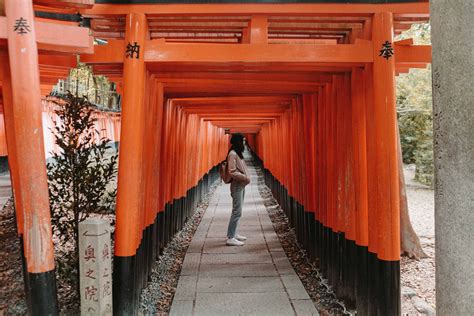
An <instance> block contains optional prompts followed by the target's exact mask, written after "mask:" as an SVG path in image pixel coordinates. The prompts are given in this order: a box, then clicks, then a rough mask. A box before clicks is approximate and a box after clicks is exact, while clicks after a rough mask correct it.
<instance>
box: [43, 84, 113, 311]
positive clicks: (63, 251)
mask: <svg viewBox="0 0 474 316" xmlns="http://www.w3.org/2000/svg"><path fill="white" fill-rule="evenodd" d="M54 102H55V103H56V105H57V107H56V109H55V110H54V114H55V118H54V119H53V121H54V128H53V129H52V132H53V134H54V136H55V139H56V141H55V144H56V146H57V148H58V150H57V151H56V152H53V153H52V158H51V160H50V162H48V164H47V170H48V182H49V196H50V205H51V221H52V226H53V233H54V235H55V248H56V249H55V252H56V254H55V256H56V272H57V279H58V291H59V294H60V297H61V296H63V295H61V294H62V293H63V294H65V295H66V296H67V297H64V296H63V300H62V303H64V304H65V305H67V306H68V307H67V308H68V309H70V308H71V306H74V307H75V308H78V306H79V305H78V300H79V253H78V251H79V250H78V244H79V236H78V234H79V232H78V227H79V223H80V222H81V221H83V220H85V219H86V218H87V217H89V216H90V215H91V214H110V213H113V212H114V209H115V197H116V186H114V185H113V184H114V180H115V177H116V174H117V159H118V156H117V154H116V153H115V152H114V151H112V150H111V147H110V145H109V144H110V141H109V139H107V138H105V137H101V136H100V131H98V130H97V129H96V125H95V123H96V121H97V120H96V118H95V117H94V112H95V109H94V107H93V105H92V104H91V103H90V102H89V101H88V100H87V98H85V97H76V96H74V95H73V94H71V93H67V94H66V95H65V96H63V97H62V98H61V99H57V100H55V101H54ZM111 187H113V188H112V189H111ZM66 293H67V294H66ZM69 293H70V294H69Z"/></svg>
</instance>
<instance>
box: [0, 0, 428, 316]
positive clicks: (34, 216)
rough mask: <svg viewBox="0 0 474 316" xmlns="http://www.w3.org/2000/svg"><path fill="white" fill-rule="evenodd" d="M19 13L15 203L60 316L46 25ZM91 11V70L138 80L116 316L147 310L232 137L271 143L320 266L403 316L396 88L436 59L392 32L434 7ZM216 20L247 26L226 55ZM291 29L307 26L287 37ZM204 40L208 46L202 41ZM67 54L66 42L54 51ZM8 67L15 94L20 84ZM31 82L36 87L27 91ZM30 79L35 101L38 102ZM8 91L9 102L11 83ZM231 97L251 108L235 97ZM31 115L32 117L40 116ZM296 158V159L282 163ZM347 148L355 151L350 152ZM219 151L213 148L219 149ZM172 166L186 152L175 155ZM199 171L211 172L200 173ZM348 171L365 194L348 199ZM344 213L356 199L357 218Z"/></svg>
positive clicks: (127, 145)
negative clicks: (180, 232) (144, 293)
mask: <svg viewBox="0 0 474 316" xmlns="http://www.w3.org/2000/svg"><path fill="white" fill-rule="evenodd" d="M41 2H42V3H51V1H41ZM76 2H79V1H76ZM82 2H83V3H84V2H87V1H82ZM101 2H104V1H101ZM13 3H14V4H13ZM89 3H90V2H89ZM6 4H7V6H6V8H7V10H6V13H7V18H6V19H5V23H4V24H3V27H2V25H1V24H0V38H1V35H2V34H3V38H8V39H9V41H8V46H9V53H10V55H9V56H10V69H11V71H12V78H11V83H12V88H11V91H12V92H13V93H12V95H13V97H12V100H13V101H12V102H10V104H13V105H14V106H13V108H10V109H11V113H12V114H13V115H8V110H7V107H6V115H7V116H8V117H10V118H12V121H11V122H9V123H8V120H7V125H8V126H7V130H8V131H14V132H13V133H12V132H8V137H9V141H8V144H9V148H12V150H13V151H14V152H13V154H12V156H14V157H17V161H15V162H14V163H13V164H12V167H13V165H16V167H13V168H12V174H13V180H14V188H16V189H15V196H16V207H17V210H21V211H20V216H19V224H20V225H19V227H25V229H24V230H22V231H21V232H22V233H23V236H24V240H25V257H26V259H27V260H26V262H27V264H28V271H29V272H31V275H32V276H33V277H32V278H31V280H33V282H32V283H31V284H32V285H35V284H38V282H39V281H38V279H37V278H36V277H38V276H39V277H40V278H41V279H40V280H41V281H45V282H43V283H42V284H43V286H42V287H41V290H39V288H38V287H36V288H35V287H30V288H32V289H33V290H34V291H32V292H31V297H32V298H34V303H35V304H36V305H34V306H40V308H42V311H44V312H45V313H50V312H51V313H54V311H55V308H56V306H55V304H52V305H54V306H48V304H49V303H51V302H53V301H54V299H53V298H54V297H55V294H54V277H53V274H52V271H53V267H54V261H53V257H52V243H51V229H50V223H49V212H48V209H49V208H48V199H47V187H46V176H45V166H44V158H43V157H44V155H43V154H42V140H41V137H39V136H37V134H38V133H39V131H40V130H38V128H40V127H41V123H40V122H41V120H40V118H39V117H38V112H37V111H38V109H36V108H35V107H34V104H35V102H38V100H39V78H38V75H37V72H32V71H31V69H37V68H38V66H37V64H38V63H37V49H36V45H37V44H36V43H37V42H38V44H39V46H40V47H41V45H42V44H41V40H40V39H41V36H40V34H41V32H40V31H39V30H40V27H39V26H38V27H36V28H37V31H36V32H35V29H34V28H31V30H30V31H28V32H26V33H27V34H22V35H21V34H19V33H15V28H17V26H18V25H15V24H16V23H18V21H21V22H22V23H24V20H26V21H27V22H28V21H33V11H32V7H31V1H27V0H21V1H15V2H14V1H13V0H7V1H6ZM56 4H57V3H56ZM81 12H82V14H83V15H84V16H85V17H88V18H90V19H91V27H92V29H93V31H94V32H95V35H96V36H97V37H100V38H105V39H107V40H108V44H107V45H104V46H98V47H96V49H95V52H94V54H93V55H90V56H88V55H85V54H83V55H82V60H83V61H85V62H87V63H90V64H93V65H95V69H96V70H97V71H98V72H101V73H103V74H107V75H110V76H111V77H112V79H114V80H116V81H122V82H123V87H122V89H123V92H124V97H123V112H122V115H123V118H122V122H123V126H122V136H121V146H120V166H119V195H118V202H117V226H116V241H115V242H116V243H115V259H114V264H115V267H114V304H115V307H114V310H115V311H116V313H119V314H130V313H135V312H136V308H137V301H138V293H139V290H140V288H141V286H143V284H144V282H145V280H146V278H145V277H146V275H147V274H148V272H149V268H150V266H151V264H152V263H153V261H154V259H155V257H156V251H157V243H158V244H159V246H160V247H161V246H162V243H163V241H166V240H167V239H169V238H170V235H171V234H172V233H173V232H175V231H176V230H177V229H179V223H182V222H183V219H184V218H185V215H186V214H185V213H186V211H189V209H191V208H192V205H193V203H194V202H195V200H196V196H200V194H201V193H200V192H201V191H205V189H206V186H207V185H208V184H207V183H208V179H210V178H213V177H214V176H215V171H216V169H215V166H216V164H217V163H218V161H219V160H220V159H221V158H222V157H221V156H223V155H224V154H225V152H226V146H227V144H226V140H227V137H226V136H225V135H223V132H224V131H223V129H227V128H229V129H230V130H233V131H240V132H245V133H257V134H256V136H254V138H252V139H253V141H252V142H254V148H253V150H254V152H255V153H256V154H257V155H258V156H259V157H260V158H261V159H262V160H263V162H264V167H265V169H266V178H267V183H268V185H269V186H271V187H272V189H273V191H274V194H275V195H276V196H277V197H278V198H279V200H280V203H281V204H282V205H284V207H285V208H286V210H287V212H288V214H290V216H291V220H292V222H293V223H294V224H295V226H296V227H297V229H298V234H299V237H300V239H301V240H302V241H304V244H305V246H306V247H307V248H308V249H309V250H310V252H311V253H312V254H313V255H314V256H316V257H319V258H320V259H321V262H322V263H323V264H324V266H323V267H322V268H323V270H324V271H325V273H326V274H327V275H329V276H330V277H329V278H330V280H331V282H332V283H333V284H334V285H335V286H336V287H337V289H338V293H339V294H340V295H342V296H344V297H347V298H349V299H356V301H357V309H358V310H359V312H360V313H362V314H363V313H364V312H365V311H371V312H372V313H381V314H396V313H398V311H399V295H398V291H399V283H398V282H399V266H398V264H399V256H400V253H399V244H400V242H399V227H398V225H399V206H398V172H399V171H398V166H397V160H396V159H395V157H396V156H397V141H396V112H395V90H394V80H395V79H394V78H395V75H396V74H397V73H401V72H406V71H407V70H408V69H409V68H412V67H424V66H425V65H426V63H429V62H430V55H431V48H430V47H428V46H421V47H420V46H413V45H412V43H411V42H410V41H401V42H398V43H394V42H393V34H394V32H393V31H394V30H395V32H396V33H399V32H400V31H401V30H404V29H406V28H407V26H408V27H409V25H410V24H411V23H413V22H415V21H425V20H427V19H428V15H429V7H428V4H427V3H426V2H419V3H399V4H383V5H382V4H380V5H368V4H359V5H351V4H304V5H303V4H288V5H277V4H264V5H257V4H249V5H241V4H222V5H210V4H195V5H106V4H104V5H96V6H94V7H93V8H92V9H86V10H82V11H81ZM183 16H184V17H183ZM189 16H191V17H197V18H198V20H199V19H204V20H205V23H209V24H207V25H205V24H204V26H203V24H199V26H198V24H194V25H193V24H192V23H193V21H192V20H191V23H188V24H187V25H184V24H186V23H184V22H186V21H187V22H189V21H188V20H187V19H186V17H189ZM207 17H210V18H209V19H208V20H206V18H207ZM295 17H303V18H306V20H305V19H298V18H295ZM166 18H168V19H169V18H176V20H177V23H178V26H176V25H172V24H171V25H170V23H168V24H167V22H166ZM233 19H235V21H237V22H235V21H233ZM318 19H323V20H324V22H321V21H319V20H318ZM395 19H396V22H394V20H395ZM155 20H157V21H155ZM216 20H217V21H221V22H222V23H224V24H225V23H233V22H235V23H236V25H237V26H238V27H237V28H238V33H241V36H240V37H239V38H238V39H236V38H235V36H229V35H225V36H221V35H218V36H217V37H219V44H216V43H203V42H205V41H209V40H210V39H211V40H212V38H213V37H215V36H214V35H213V36H210V35H209V33H216V32H215V31H212V29H213V28H214V27H215V25H213V24H212V23H210V22H212V21H216ZM183 21H184V22H183ZM275 21H276V22H275ZM288 21H291V23H293V24H295V25H292V26H289V27H288V26H287V28H286V29H285V27H282V26H281V25H282V24H283V25H284V24H285V23H287V24H288ZM315 21H316V22H315ZM168 22H169V21H168ZM181 22H183V23H182V24H181V25H180V24H179V23H181ZM194 23H196V22H195V21H194ZM278 23H280V26H275V25H278ZM305 23H306V24H305ZM308 23H309V24H311V23H319V24H318V25H317V27H314V26H308ZM27 25H28V26H30V24H27ZM35 25H36V24H35ZM239 25H244V26H243V27H242V26H239ZM48 26H49V27H51V26H50V25H48ZM233 26H235V25H233ZM177 27H180V28H188V30H190V31H191V32H190V34H192V35H191V36H188V37H187V38H186V40H188V41H189V40H190V41H191V43H189V42H188V43H185V42H183V39H181V38H179V37H176V35H175V34H174V33H173V31H170V29H171V30H172V29H176V28H177ZM203 28H204V35H198V34H199V32H201V33H202V32H203V31H202V30H203ZM228 28H229V26H228V25H226V26H225V27H223V29H224V30H223V31H222V32H224V33H225V32H231V33H232V31H228ZM282 28H283V30H282ZM163 29H165V31H163ZM334 29H335V30H334ZM2 30H4V31H2ZM5 30H6V31H5ZM157 30H158V31H157ZM197 30H198V31H197ZM302 30H303V31H304V32H306V33H307V34H314V36H313V37H311V36H309V37H307V38H308V39H305V40H301V39H298V38H295V37H294V36H290V35H288V34H291V33H294V32H296V31H297V32H301V31H302ZM160 31H161V32H160ZM61 32H63V27H61ZM71 32H72V33H71V34H72V35H71V37H72V36H76V37H80V38H81V39H82V40H81V41H79V42H80V43H79V44H78V42H76V41H75V42H74V43H71V41H68V44H65V45H66V46H71V49H70V50H69V51H68V52H71V51H74V50H75V49H77V50H75V51H76V52H81V53H87V52H90V50H89V49H90V38H89V37H88V34H85V33H84V29H79V28H75V29H74V30H72V29H71ZM36 34H38V35H36ZM81 34H82V35H81ZM219 34H220V33H219ZM122 37H123V39H122ZM193 40H194V41H197V42H199V43H192V41H193ZM176 41H178V42H179V41H182V42H181V43H174V42H176ZM214 41H215V39H214ZM226 41H230V42H228V43H226ZM55 43H56V44H57V39H54V40H50V41H49V42H48V43H46V44H50V45H52V44H55ZM86 43H88V44H86ZM88 45H89V46H88ZM61 49H64V48H61ZM81 50H83V51H81ZM84 50H85V51H84ZM12 56H14V57H12ZM21 58H24V61H23V62H22V63H20V62H19V60H20V59H21ZM26 61H28V62H26ZM5 68H6V67H3V68H2V69H3V79H2V81H3V86H4V87H5V83H6V84H8V82H9V81H10V80H9V77H8V75H9V73H8V70H7V69H5ZM315 74H316V75H315ZM19 78H25V79H23V82H21V81H20V80H21V79H19ZM21 83H23V84H25V83H27V85H26V86H28V87H31V89H30V90H29V91H28V92H27V93H25V91H24V90H22V87H23V86H22V85H21ZM3 90H4V95H5V96H7V98H6V99H7V100H8V95H7V94H5V91H9V88H8V86H7V89H5V88H4V89H3ZM232 96H235V97H237V99H234V100H232V99H229V97H232ZM271 96H273V98H271ZM349 96H351V97H350V98H349ZM7 104H8V102H6V105H7ZM228 104H230V106H228ZM17 105H18V106H17ZM233 107H234V109H233V110H232V108H233ZM345 109H350V111H344V110H345ZM226 111H230V112H229V113H233V115H234V118H233V119H232V118H229V115H228V114H226ZM25 113H28V114H29V115H28V119H26V120H25V119H24V116H25V115H24V114H25ZM344 113H350V114H345V115H344ZM22 114H23V115H22ZM20 117H21V121H20ZM338 122H339V123H338ZM342 122H344V123H343V124H341V123H342ZM211 123H212V124H211ZM9 126H10V127H9ZM298 126H304V129H298V128H297V127H298ZM346 126H347V127H346ZM348 126H351V129H350V128H348ZM147 131H151V132H148V133H147ZM39 134H40V135H41V133H39ZM183 137H184V139H185V141H181V139H182V138H183ZM193 137H197V145H199V148H200V149H199V154H200V155H201V156H199V159H197V160H194V161H191V160H189V161H187V160H186V158H187V156H186V155H185V154H186V153H188V154H189V153H190V152H192V151H191V150H190V148H195V147H196V142H193V140H192V138H193ZM366 141H367V142H366ZM10 145H11V146H10ZM192 146H194V147H192ZM282 147H284V148H288V149H289V150H288V152H279V151H278V149H279V148H282ZM32 148H33V149H32ZM339 148H344V150H341V152H340V153H339V152H336V149H339ZM345 148H351V149H353V152H351V151H350V150H346V149H345ZM207 149H210V150H211V152H210V153H207V152H205V151H206V150H207ZM316 152H317V153H319V156H317V155H316V154H315V153H316ZM167 155H175V156H173V157H171V158H172V159H170V157H168V156H167ZM282 157H283V158H284V159H281V158H282ZM320 157H321V159H318V158H320ZM351 157H353V158H351ZM352 159H354V161H356V164H355V165H354V163H353V160H352ZM168 160H171V161H168ZM190 161H191V162H192V163H196V164H197V165H198V168H197V169H198V170H193V168H192V166H191V169H190V165H189V164H190ZM213 166H214V167H213ZM306 166H307V170H306V169H303V168H306ZM354 166H356V167H354ZM326 168H327V169H326ZM15 169H16V170H17V171H15ZM18 169H21V170H22V173H19V172H18ZM170 169H171V170H178V172H179V174H180V175H181V176H183V179H178V181H177V180H176V176H175V175H174V174H173V173H172V172H171V171H170ZM195 169H196V168H195ZM189 170H192V172H189ZM349 171H350V172H353V173H354V176H355V179H356V181H355V183H354V184H352V185H348V186H347V189H344V190H343V191H340V190H338V189H337V188H338V184H340V183H345V182H340V181H342V180H343V179H344V177H345V176H348V175H349V173H347V172H349ZM188 174H191V175H190V176H189V175H188ZM308 175H309V176H308ZM16 179H17V180H16ZM160 180H161V181H160ZM20 183H21V186H20V185H19V184H20ZM316 188H317V190H316ZM18 197H21V198H20V199H18ZM387 197H390V198H387ZM190 201H192V203H191V202H190ZM340 201H344V202H346V201H347V206H344V204H341V203H340ZM354 205H357V207H355V206H354ZM23 214H24V217H22V215H23ZM170 223H171V224H170ZM39 227H42V228H43V230H39V229H38V228H39ZM35 234H36V235H35ZM38 234H40V235H38ZM163 234H164V235H163ZM31 236H40V237H41V238H39V239H37V240H40V241H41V246H42V247H41V248H40V249H43V250H44V252H42V253H37V252H34V251H33V252H32V250H34V249H32V248H31V247H30V245H29V242H30V241H31V240H32V238H31ZM338 249H344V253H343V254H344V255H349V254H354V253H357V256H356V257H354V256H349V257H348V258H350V259H351V260H357V263H358V267H359V268H360V269H361V270H360V271H357V272H355V271H353V270H351V269H352V268H353V266H354V265H353V264H352V263H354V261H350V260H342V259H341V255H342V252H341V253H339V252H338ZM354 258H355V259H354ZM364 260H365V261H364ZM138 263H140V264H141V266H140V265H139V264H138ZM30 267H31V269H30ZM369 267H370V268H372V269H374V271H377V274H372V275H367V270H364V269H368V268H369ZM364 271H365V272H364ZM355 275H357V276H358V280H359V281H358V283H357V284H356V285H355V283H354V282H355V279H354V277H355ZM30 282H31V281H30ZM383 283H385V284H383ZM384 285H385V286H384ZM355 288H357V289H358V291H357V293H354V290H355ZM41 295H46V296H41ZM356 296H357V297H356ZM39 310H40V309H38V311H39Z"/></svg>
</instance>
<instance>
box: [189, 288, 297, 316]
mask: <svg viewBox="0 0 474 316" xmlns="http://www.w3.org/2000/svg"><path fill="white" fill-rule="evenodd" d="M294 313H295V312H294V310H293V308H292V306H291V302H290V300H289V299H288V297H287V295H286V293H285V292H280V293H273V292H272V293H197V297H196V306H195V309H194V315H219V316H222V315H225V316H231V315H269V316H270V315H294Z"/></svg>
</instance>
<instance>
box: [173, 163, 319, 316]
mask: <svg viewBox="0 0 474 316" xmlns="http://www.w3.org/2000/svg"><path fill="white" fill-rule="evenodd" d="M247 165H248V166H249V171H250V173H251V176H252V183H251V184H250V185H248V186H247V187H246V192H245V204H244V206H243V210H242V218H241V220H240V224H239V229H238V232H239V233H240V234H241V235H244V236H246V237H247V238H248V240H247V241H246V242H245V245H244V246H242V247H229V246H226V245H225V241H226V232H227V223H228V221H229V217H230V213H231V208H232V200H231V197H230V189H229V185H225V184H223V185H221V186H220V187H218V188H217V190H216V192H215V193H214V196H213V197H212V199H211V201H210V203H209V207H208V208H207V211H206V213H205V214H204V216H203V219H202V221H201V223H200V225H199V227H198V228H197V230H196V233H195V235H194V237H193V240H192V242H191V244H190V246H189V248H188V251H187V253H186V257H185V259H184V262H183V267H182V270H181V275H180V278H179V283H178V288H177V290H176V294H175V296H174V300H173V304H172V307H171V315H226V316H229V315H293V314H295V313H296V314H297V315H318V312H317V310H316V308H315V307H314V305H313V302H312V301H311V299H310V297H309V296H308V293H307V292H306V290H305V288H304V287H303V284H302V283H301V281H300V279H299V278H298V276H297V275H296V273H295V271H294V270H293V267H292V266H291V263H290V262H289V260H288V258H287V257H286V255H285V252H284V251H283V248H282V247H281V244H280V241H279V240H278V237H277V235H276V233H275V231H274V229H273V225H272V222H271V220H270V217H269V216H268V214H267V211H266V209H265V206H264V204H263V200H262V198H261V196H260V194H259V192H258V188H257V174H256V170H255V168H254V167H253V166H252V164H251V163H250V162H247Z"/></svg>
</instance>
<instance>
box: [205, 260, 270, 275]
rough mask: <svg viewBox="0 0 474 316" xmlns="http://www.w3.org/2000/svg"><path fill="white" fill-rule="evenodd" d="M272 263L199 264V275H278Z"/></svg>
mask: <svg viewBox="0 0 474 316" xmlns="http://www.w3.org/2000/svg"><path fill="white" fill-rule="evenodd" d="M278 275H279V274H278V272H277V270H276V269H275V266H274V265H273V263H241V264H201V266H200V267H199V277H204V278H209V277H234V276H235V277H236V276H241V277H256V276H262V277H267V276H278Z"/></svg>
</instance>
